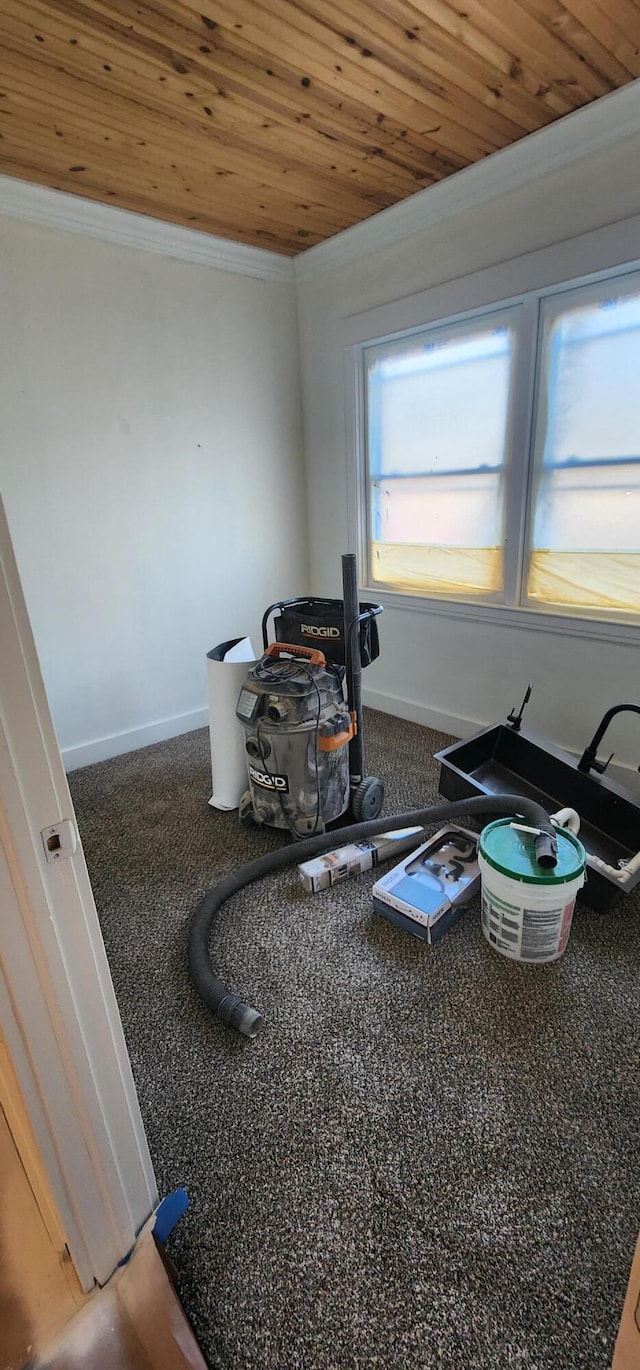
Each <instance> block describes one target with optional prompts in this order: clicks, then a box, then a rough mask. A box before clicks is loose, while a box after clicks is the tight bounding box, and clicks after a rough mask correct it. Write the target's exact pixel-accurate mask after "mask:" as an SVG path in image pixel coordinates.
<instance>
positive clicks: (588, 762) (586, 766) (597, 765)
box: [578, 704, 640, 775]
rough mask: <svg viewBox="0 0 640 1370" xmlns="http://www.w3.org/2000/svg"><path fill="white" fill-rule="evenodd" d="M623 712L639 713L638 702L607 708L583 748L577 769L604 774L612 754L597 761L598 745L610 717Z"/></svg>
mask: <svg viewBox="0 0 640 1370" xmlns="http://www.w3.org/2000/svg"><path fill="white" fill-rule="evenodd" d="M624 713H630V714H640V704H614V706H613V708H612V709H607V712H606V714H605V716H604V718H603V720H602V722H601V723H600V724H599V726H598V727H597V728H596V731H595V733H594V734H593V737H592V739H591V741H590V743H589V746H588V747H585V750H584V751H583V753H582V756H581V757H580V760H579V762H578V770H579V771H584V773H585V775H588V774H589V771H598V772H599V774H600V775H604V773H605V771H606V769H607V766H608V765H609V762H610V761H612V760H613V755H614V754H613V752H612V753H611V756H610V757H609V760H608V761H598V747H599V746H600V743H601V742H602V739H603V737H604V735H605V733H606V731H607V728H608V727H609V724H610V722H611V719H612V718H615V716H616V714H624ZM638 770H639V771H640V766H638Z"/></svg>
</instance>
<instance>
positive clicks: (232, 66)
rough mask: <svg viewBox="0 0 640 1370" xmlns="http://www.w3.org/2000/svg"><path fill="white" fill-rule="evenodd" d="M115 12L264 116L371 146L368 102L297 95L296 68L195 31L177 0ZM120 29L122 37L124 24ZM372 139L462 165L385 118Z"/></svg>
mask: <svg viewBox="0 0 640 1370" xmlns="http://www.w3.org/2000/svg"><path fill="white" fill-rule="evenodd" d="M118 12H119V13H120V14H122V15H123V16H126V15H128V16H129V17H130V18H131V20H133V19H134V18H135V21H136V27H137V29H139V30H140V31H142V32H144V33H146V34H148V35H153V34H154V33H155V34H156V37H157V36H158V35H159V36H161V37H162V38H163V39H164V40H165V41H166V44H167V45H168V47H169V52H175V51H176V50H179V51H180V54H181V57H183V59H184V61H185V62H187V63H191V62H194V61H195V63H197V64H198V69H199V72H200V74H201V75H202V76H203V77H204V78H207V77H208V78H209V79H211V76H212V74H213V76H214V77H215V79H217V80H220V81H221V82H222V83H223V85H224V88H225V94H226V95H227V96H229V94H230V93H233V94H236V95H238V96H241V97H244V98H246V99H248V100H252V101H256V103H257V105H258V107H259V109H261V110H264V111H265V113H266V115H267V116H268V115H269V114H270V113H274V114H276V115H279V116H281V117H283V118H289V119H292V120H293V122H294V123H295V125H296V126H297V129H298V130H300V128H304V126H305V122H306V121H307V120H309V121H310V126H311V127H314V128H316V129H317V131H318V132H320V133H321V134H322V135H323V136H324V137H332V138H334V139H335V138H339V139H340V140H341V141H342V142H344V143H345V145H347V146H354V147H356V146H358V145H361V144H362V143H363V141H364V146H365V149H366V150H370V147H371V137H372V127H371V110H370V109H369V108H368V106H367V105H365V104H362V103H358V102H357V101H351V100H350V99H349V98H348V97H345V95H344V92H342V93H341V92H337V93H336V92H334V91H329V90H327V89H326V88H325V89H323V90H322V91H321V92H316V90H315V89H314V88H313V87H306V88H304V93H303V94H302V93H301V88H300V76H299V73H298V72H297V71H295V72H294V71H292V69H291V68H289V67H287V66H285V65H284V64H283V63H281V62H280V60H279V58H278V57H277V56H272V57H270V58H269V63H270V65H269V66H268V67H266V66H265V61H264V55H263V54H261V53H260V52H259V51H258V50H254V49H253V48H251V49H249V48H248V47H247V45H246V43H245V46H244V48H243V49H241V50H240V51H238V48H237V41H238V40H237V35H236V34H235V31H234V32H225V31H224V30H223V29H221V28H219V27H216V30H215V33H211V32H210V31H209V30H208V29H205V30H201V29H198V30H197V31H196V30H195V29H194V28H193V27H191V28H189V27H185V19H186V21H187V22H188V23H189V24H191V25H193V23H194V16H193V12H192V11H190V10H187V9H186V8H185V7H184V5H182V4H181V3H179V0H166V3H165V0H156V2H155V3H149V4H147V3H145V0H119V4H118ZM178 20H180V22H178ZM96 22H98V21H96ZM102 22H104V23H107V22H108V21H106V20H103V21H102ZM123 32H124V33H125V36H127V30H126V28H125V29H124V30H123ZM203 33H204V37H205V38H206V39H207V42H206V43H205V44H203V43H202V37H203ZM125 41H126V38H125ZM191 69H192V68H191V66H189V70H191ZM172 75H173V67H172V69H171V73H170V74H169V75H168V76H164V77H163V80H164V81H165V82H166V83H167V84H170V83H171V79H172ZM375 138H376V142H377V143H380V144H382V145H383V146H384V147H385V150H386V148H387V146H388V144H389V143H391V145H392V146H395V147H396V148H397V147H398V146H404V148H405V149H406V152H405V155H406V156H407V157H408V156H409V154H410V153H411V155H412V156H413V158H414V159H415V160H416V162H417V163H418V165H420V166H421V165H422V163H423V159H424V156H425V152H427V151H432V152H433V154H434V157H435V158H437V161H438V163H439V165H441V167H442V169H443V170H445V171H449V172H450V171H451V170H452V169H453V167H454V166H455V165H456V164H457V165H459V166H462V165H466V162H465V160H464V159H462V158H460V159H455V160H448V159H446V158H445V157H444V156H443V155H442V151H441V149H439V146H438V145H437V144H436V143H433V142H432V141H431V140H430V139H429V138H428V137H425V135H424V134H418V135H413V133H412V131H411V130H408V129H406V128H405V127H403V126H402V124H401V123H399V122H396V121H394V120H391V119H389V118H388V117H384V118H381V116H380V115H378V116H376V124H375Z"/></svg>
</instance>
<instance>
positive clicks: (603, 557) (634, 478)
mask: <svg viewBox="0 0 640 1370" xmlns="http://www.w3.org/2000/svg"><path fill="white" fill-rule="evenodd" d="M362 353H363V365H364V394H365V425H364V431H365V433H366V514H367V519H366V524H367V556H368V571H369V574H368V577H367V580H368V583H369V584H370V585H371V586H374V587H379V588H383V587H386V588H389V589H392V590H396V591H402V592H405V593H410V594H421V595H425V596H432V597H433V596H438V597H441V598H446V599H462V600H465V601H472V602H476V603H502V604H507V605H512V606H517V605H523V606H528V607H533V608H535V607H537V608H543V609H544V610H545V611H546V612H556V613H558V612H559V613H562V612H564V613H567V612H571V613H582V614H585V613H586V614H589V615H590V616H592V617H594V616H596V617H607V616H610V615H611V614H613V615H614V616H617V617H620V616H622V617H624V616H626V615H628V614H636V615H637V614H639V613H640V593H639V590H640V578H639V577H640V381H639V379H638V378H639V377H640V274H638V273H633V274H628V275H624V276H617V277H615V278H609V279H608V280H601V281H599V282H598V283H597V284H595V285H594V284H592V285H589V286H582V287H576V288H573V289H566V288H565V289H563V290H562V291H556V292H553V293H551V292H540V293H539V294H537V295H535V296H529V297H525V298H523V300H521V301H518V302H516V303H515V304H513V305H510V306H509V307H508V308H501V309H498V308H496V310H494V311H491V312H486V313H484V314H482V315H477V314H476V315H473V316H469V317H467V318H466V319H462V320H457V321H455V322H453V323H443V324H438V325H435V326H431V327H429V328H428V329H424V330H422V331H421V332H418V333H412V334H410V335H405V336H404V337H400V338H395V339H393V340H389V341H387V342H384V341H383V342H380V343H376V344H375V345H372V346H368V345H367V346H365V347H363V349H362ZM519 358H520V359H524V363H523V362H522V361H520V362H519ZM534 366H535V374H536V384H535V386H534V385H532V383H531V382H532V367H534ZM516 415H518V416H519V417H516Z"/></svg>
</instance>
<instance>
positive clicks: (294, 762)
mask: <svg viewBox="0 0 640 1370" xmlns="http://www.w3.org/2000/svg"><path fill="white" fill-rule="evenodd" d="M342 588H343V599H342V601H340V600H332V599H319V598H312V599H288V600H280V601H279V603H277V604H270V605H269V608H268V609H267V610H266V611H265V614H264V617H263V620H262V639H263V646H264V655H263V656H262V658H261V659H260V661H257V662H256V664H255V666H253V667H252V668H251V670H250V671H249V674H248V676H247V679H246V680H245V682H244V685H243V687H242V689H241V691H240V698H239V700H238V705H237V709H236V714H237V717H238V719H239V721H240V723H241V724H242V727H243V729H244V733H245V748H246V753H247V768H248V777H249V789H248V790H247V791H246V793H245V794H244V795H243V797H242V800H241V802H240V810H239V817H240V821H241V822H246V821H248V820H253V821H254V822H256V823H265V824H267V825H268V826H270V827H274V828H283V829H285V830H287V831H288V832H290V833H291V835H292V837H294V838H301V837H309V836H313V835H316V834H320V833H324V831H325V828H326V827H327V826H328V825H329V824H330V823H335V822H336V821H337V820H338V819H340V818H342V816H343V815H344V814H346V812H347V810H350V811H351V814H352V816H353V818H354V819H355V820H356V822H362V821H365V820H368V819H373V818H377V816H378V814H379V813H380V811H381V809H382V804H383V800H384V785H383V783H382V781H381V780H379V779H378V777H377V776H365V775H364V745H363V722H362V687H361V681H362V670H363V668H364V667H365V666H368V665H369V664H370V663H371V662H372V661H374V660H375V659H376V657H377V656H378V653H379V640H378V632H377V625H376V623H375V619H376V617H377V615H378V614H381V613H382V605H380V604H360V601H359V596H358V581H357V571H356V559H355V556H354V555H353V554H348V555H346V556H344V557H343V558H342ZM272 615H277V616H276V617H275V618H274V630H275V636H276V640H275V642H273V643H271V644H270V645H268V626H269V619H270V618H271V616H272ZM345 689H346V697H345Z"/></svg>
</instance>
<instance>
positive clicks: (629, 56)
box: [0, 0, 640, 255]
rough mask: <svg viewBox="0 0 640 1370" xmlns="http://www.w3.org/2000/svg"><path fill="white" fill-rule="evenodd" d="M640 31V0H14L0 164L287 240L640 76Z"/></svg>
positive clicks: (185, 217) (375, 206) (402, 193)
mask: <svg viewBox="0 0 640 1370" xmlns="http://www.w3.org/2000/svg"><path fill="white" fill-rule="evenodd" d="M639 40H640V0H562V2H561V0H464V9H461V8H459V7H458V3H457V0H413V2H412V0H342V3H340V0H295V3H294V0H3V4H2V12H1V14H0V47H1V48H2V56H1V57H0V96H4V98H0V133H1V134H2V137H1V138H0V171H2V170H4V171H5V172H7V173H8V174H10V175H13V176H18V177H19V178H21V179H23V180H30V181H33V182H35V183H36V184H38V185H49V186H53V187H57V188H59V189H62V190H66V191H69V190H71V191H72V192H75V193H76V194H81V195H84V196H86V197H87V198H89V199H94V200H102V201H104V202H105V203H108V204H112V205H113V204H116V205H120V206H122V207H123V208H127V209H132V210H134V211H136V212H138V213H146V214H149V215H152V216H153V217H156V218H161V219H166V220H167V222H170V223H177V224H183V225H186V226H187V227H197V228H200V229H204V230H205V231H208V232H211V233H215V234H218V235H220V236H223V237H228V238H230V239H232V240H235V241H238V242H244V243H248V244H252V245H255V246H259V247H265V246H269V247H272V248H275V249H276V250H279V251H281V252H283V253H285V254H287V255H290V254H292V253H295V252H296V251H298V250H302V249H304V248H305V247H307V246H311V245H313V244H315V243H318V242H322V241H324V240H325V239H326V238H328V237H331V236H332V235H333V234H334V233H336V232H339V231H340V230H341V229H343V228H347V227H349V226H350V225H352V224H355V223H359V222H362V221H364V220H365V219H366V218H368V217H370V216H371V215H372V214H374V213H376V212H377V211H378V210H379V209H383V208H385V207H387V206H389V205H392V204H395V203H398V202H399V201H401V200H403V199H405V198H406V197H407V196H409V195H411V194H413V193H414V192H415V191H416V190H418V189H421V188H423V187H425V186H429V185H433V184H435V183H437V182H438V181H439V180H441V179H443V178H444V177H445V176H447V175H450V174H452V172H454V171H456V170H458V169H460V168H462V167H464V166H467V165H469V164H471V163H472V162H474V161H478V160H480V159H481V158H482V157H484V156H486V155H488V154H489V153H491V152H493V151H496V150H499V149H500V148H502V147H506V146H508V145H509V144H511V143H513V142H515V141H517V140H518V139H519V138H521V137H523V136H525V135H526V134H527V133H528V132H532V131H534V130H535V129H538V128H541V127H543V126H545V125H546V124H548V123H550V122H552V121H553V120H554V118H555V117H557V116H558V115H560V114H563V113H569V112H570V111H571V110H573V109H576V108H579V107H580V106H581V105H583V104H586V103H589V102H590V101H591V100H592V99H594V98H597V97H598V96H600V95H603V94H605V93H607V92H608V91H610V90H612V89H615V88H616V87H619V86H622V85H625V84H626V83H627V82H628V81H631V80H632V79H633V78H634V77H635V76H637V75H640V41H639ZM73 167H81V168H83V170H80V171H72V170H71V168H73Z"/></svg>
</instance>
